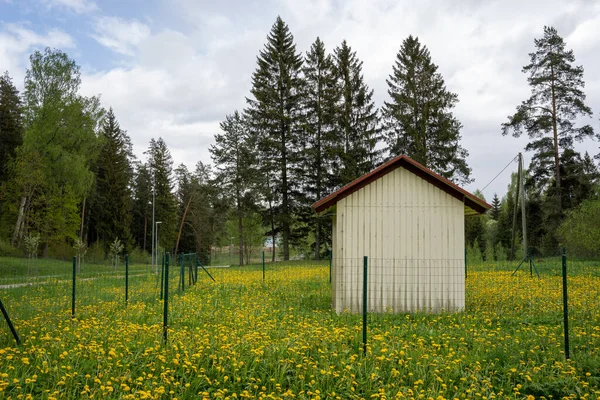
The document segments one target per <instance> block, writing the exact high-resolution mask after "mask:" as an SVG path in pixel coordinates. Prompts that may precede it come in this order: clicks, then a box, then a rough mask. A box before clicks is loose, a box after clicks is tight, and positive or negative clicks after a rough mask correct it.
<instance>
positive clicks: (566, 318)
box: [562, 247, 571, 359]
mask: <svg viewBox="0 0 600 400" xmlns="http://www.w3.org/2000/svg"><path fill="white" fill-rule="evenodd" d="M562 289H563V317H564V334H565V358H566V359H569V358H571V355H570V352H569V302H568V296H567V251H566V249H565V248H564V247H563V251H562Z"/></svg>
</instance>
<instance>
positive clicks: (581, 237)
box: [558, 199, 600, 259]
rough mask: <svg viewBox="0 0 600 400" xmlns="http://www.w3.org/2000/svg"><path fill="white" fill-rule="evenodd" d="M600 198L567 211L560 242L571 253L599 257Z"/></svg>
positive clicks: (560, 231) (561, 227)
mask: <svg viewBox="0 0 600 400" xmlns="http://www.w3.org/2000/svg"><path fill="white" fill-rule="evenodd" d="M598 226H600V200H598V199H593V200H592V199H589V200H585V201H584V202H582V203H581V204H580V205H579V206H578V207H576V208H575V209H573V210H570V211H568V212H567V216H566V218H565V220H564V221H563V223H562V224H561V225H560V227H559V229H558V237H559V242H560V244H561V245H562V246H565V247H567V249H568V252H569V254H574V255H576V256H579V257H586V258H593V259H598V255H599V254H598V243H600V229H598Z"/></svg>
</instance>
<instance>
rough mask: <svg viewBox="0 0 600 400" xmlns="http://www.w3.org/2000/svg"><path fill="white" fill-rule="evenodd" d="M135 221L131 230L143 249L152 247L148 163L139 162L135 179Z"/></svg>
mask: <svg viewBox="0 0 600 400" xmlns="http://www.w3.org/2000/svg"><path fill="white" fill-rule="evenodd" d="M132 217H133V221H132V225H131V232H132V234H133V238H134V240H135V243H136V244H137V246H138V247H139V248H141V249H142V250H143V251H148V250H150V249H151V248H152V244H151V240H152V175H151V173H150V168H149V167H148V165H147V164H142V163H138V165H137V167H136V169H135V176H134V179H133V216H132Z"/></svg>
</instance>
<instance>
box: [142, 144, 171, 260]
mask: <svg viewBox="0 0 600 400" xmlns="http://www.w3.org/2000/svg"><path fill="white" fill-rule="evenodd" d="M146 154H148V165H149V168H150V172H151V177H152V178H151V187H152V190H153V191H154V220H155V222H156V221H160V222H161V225H160V228H159V229H160V234H159V235H158V240H159V241H160V243H157V246H162V247H164V248H165V249H171V248H174V247H175V241H176V239H177V236H176V235H177V227H178V225H177V200H176V198H175V194H174V193H173V158H172V157H171V152H170V151H169V148H168V147H167V144H166V143H165V141H164V140H163V139H162V138H158V139H151V140H150V146H149V147H148V150H147V151H146Z"/></svg>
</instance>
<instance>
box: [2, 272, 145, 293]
mask: <svg viewBox="0 0 600 400" xmlns="http://www.w3.org/2000/svg"><path fill="white" fill-rule="evenodd" d="M144 275H147V274H134V275H129V277H130V278H132V277H136V276H144ZM56 276H60V275H56ZM48 277H50V276H48ZM44 278H45V277H44ZM99 278H125V275H108V276H101V277H100V276H96V277H91V278H79V279H77V281H93V280H96V279H99ZM50 282H52V283H56V282H58V283H61V282H71V279H61V280H59V281H50V280H48V279H46V280H43V281H37V282H22V283H11V284H8V285H0V290H1V289H16V288H20V287H25V286H38V285H46V284H48V283H50Z"/></svg>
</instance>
